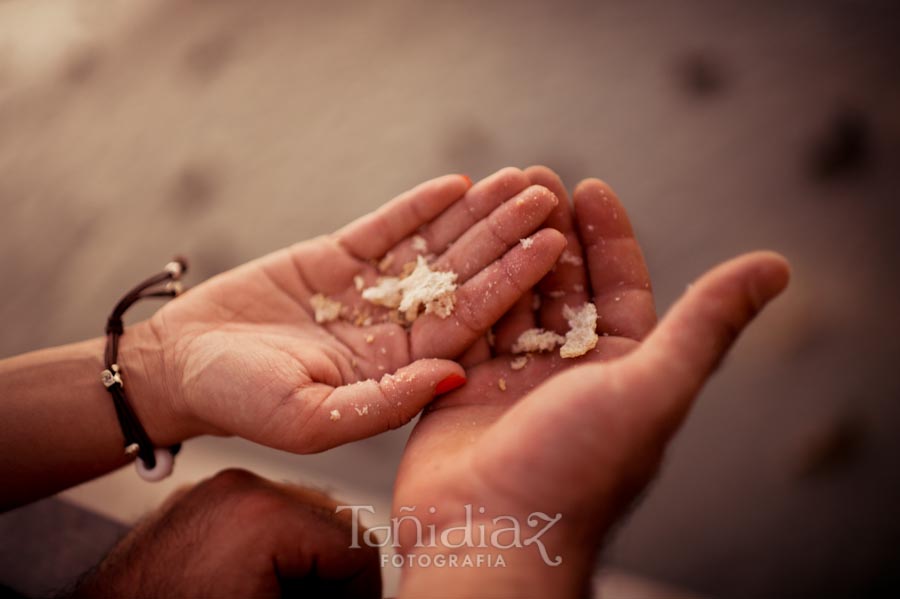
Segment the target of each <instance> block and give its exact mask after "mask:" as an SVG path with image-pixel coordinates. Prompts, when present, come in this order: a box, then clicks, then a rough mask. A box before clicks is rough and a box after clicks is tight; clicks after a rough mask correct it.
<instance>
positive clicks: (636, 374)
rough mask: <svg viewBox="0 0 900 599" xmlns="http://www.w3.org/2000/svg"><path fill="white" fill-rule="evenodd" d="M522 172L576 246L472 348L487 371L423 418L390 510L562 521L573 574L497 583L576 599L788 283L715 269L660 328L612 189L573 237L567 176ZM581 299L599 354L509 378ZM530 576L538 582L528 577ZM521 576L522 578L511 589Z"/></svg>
mask: <svg viewBox="0 0 900 599" xmlns="http://www.w3.org/2000/svg"><path fill="white" fill-rule="evenodd" d="M527 172H528V174H529V175H530V177H531V179H532V181H533V182H539V183H541V184H542V185H544V186H546V187H548V188H549V189H551V190H552V191H554V193H555V194H556V195H557V196H559V198H560V200H561V202H560V205H559V206H558V207H557V209H556V210H555V211H554V213H553V215H552V217H551V220H550V223H551V224H552V226H553V227H554V228H556V229H558V230H559V231H561V232H562V233H564V234H565V236H566V237H567V238H568V247H567V249H566V251H565V253H564V254H563V258H562V259H561V261H560V263H559V264H558V265H557V267H556V269H555V271H554V272H553V273H552V274H551V275H549V276H548V277H547V278H545V279H544V280H543V281H542V282H541V284H540V285H539V286H537V287H536V288H535V289H534V294H536V295H537V296H538V297H540V298H541V299H540V302H534V303H533V302H532V300H531V299H529V298H525V299H523V300H522V301H520V302H519V303H517V304H516V306H515V307H514V308H513V309H512V310H511V311H510V313H509V314H507V315H506V316H505V317H504V318H503V320H502V321H500V322H499V323H498V325H497V327H496V341H495V344H494V348H493V350H492V351H491V354H492V355H491V356H488V355H487V354H488V346H487V345H486V344H481V345H480V346H476V347H474V348H473V349H472V350H470V352H469V354H468V355H467V360H469V361H470V363H472V362H477V361H478V356H480V357H481V358H482V359H483V360H484V361H483V362H482V363H480V364H478V365H475V366H473V367H472V368H470V370H469V372H468V375H469V379H468V383H467V384H466V385H465V386H464V387H462V388H460V389H458V390H456V391H454V392H453V393H451V394H448V395H446V396H444V397H442V398H440V399H438V400H436V401H435V402H434V403H433V404H431V405H430V406H429V407H428V409H427V410H426V412H425V414H424V415H423V416H422V418H421V420H420V422H419V423H418V424H417V426H416V428H415V429H414V431H413V434H412V436H411V438H410V440H409V444H408V446H407V449H406V451H405V453H404V458H403V462H402V464H401V468H400V472H399V474H398V479H397V483H396V488H395V496H394V510H395V515H397V516H402V515H404V514H403V510H401V508H408V507H409V506H429V507H430V508H434V509H433V510H432V511H431V512H428V514H432V515H430V516H429V515H427V514H426V515H425V519H426V520H427V521H428V523H429V524H433V525H435V527H436V529H437V530H441V529H442V528H444V529H446V528H447V527H450V526H455V525H458V524H459V523H460V520H461V518H462V515H463V513H462V507H461V506H464V505H466V504H470V505H473V506H475V507H476V508H477V507H478V506H481V507H483V508H485V512H484V515H483V516H478V515H477V513H476V519H480V520H482V521H483V522H484V523H486V525H487V527H488V529H490V527H491V518H492V517H494V516H498V515H505V516H514V517H517V518H519V519H520V521H522V522H524V521H526V520H527V518H528V515H529V514H531V513H534V512H544V513H546V514H557V513H560V514H562V519H561V521H560V523H559V524H558V526H557V527H556V528H555V531H554V535H555V536H554V537H553V539H554V543H555V545H554V547H553V548H552V550H551V556H553V555H557V554H558V555H560V556H561V557H562V558H563V560H564V564H565V565H564V567H562V568H558V569H551V570H549V571H548V570H547V569H545V564H544V563H542V562H541V561H540V560H539V559H538V553H537V552H536V551H534V550H533V549H532V550H531V553H530V554H528V556H527V557H524V558H522V559H523V560H524V561H523V563H524V564H525V565H524V567H523V569H522V570H521V572H523V573H520V574H516V573H515V565H516V564H515V563H514V564H513V566H512V568H510V569H506V570H505V572H503V573H500V571H499V570H498V571H497V575H498V576H507V577H511V578H508V579H507V580H506V581H505V584H504V585H503V586H502V587H500V588H501V589H502V590H504V592H505V593H507V594H510V595H514V594H516V592H524V593H525V594H526V595H528V594H530V595H534V596H547V595H546V593H547V592H550V591H549V589H547V588H541V585H542V584H544V583H547V584H551V586H552V589H553V590H552V593H553V594H554V595H555V596H560V597H563V596H574V595H577V594H578V593H579V592H580V591H581V590H582V585H583V584H584V581H585V580H586V579H587V576H588V574H589V572H590V569H591V567H592V562H593V554H594V551H595V548H596V546H597V544H598V543H599V540H600V539H601V537H602V534H603V533H604V532H605V531H606V529H607V528H608V527H609V526H610V524H611V523H612V521H613V520H614V518H615V517H616V516H617V515H619V514H620V512H621V510H622V508H623V507H624V506H625V505H627V504H628V503H629V502H630V501H631V499H632V498H633V497H634V495H635V494H636V493H637V492H638V491H639V490H640V489H642V488H643V486H644V485H645V484H646V483H647V481H648V480H649V478H650V477H651V476H652V474H653V472H654V471H655V469H656V468H657V466H658V464H659V460H660V457H661V454H662V451H663V449H664V447H665V445H666V443H667V441H668V440H669V439H670V437H671V435H672V434H673V433H674V431H675V429H676V428H677V426H678V424H679V423H680V422H681V419H682V418H683V416H684V414H685V413H686V411H687V409H688V407H689V406H690V403H691V401H692V400H693V398H694V397H695V396H696V394H697V392H698V391H699V389H700V388H701V386H702V385H703V383H704V382H705V380H706V379H707V378H708V376H709V375H710V374H711V372H712V371H713V370H714V368H715V366H716V364H717V363H718V361H719V360H720V358H721V357H722V356H723V355H724V353H725V352H726V350H727V348H728V347H729V345H730V344H731V343H732V342H733V340H734V339H735V338H736V336H737V334H738V333H739V332H740V330H741V329H742V328H743V327H744V326H746V324H747V323H748V322H749V321H750V320H751V319H752V317H753V316H754V315H755V314H756V312H757V311H758V310H760V309H761V308H762V306H763V305H764V304H765V303H766V302H767V301H768V300H769V299H771V298H772V297H774V296H775V295H777V293H778V292H780V291H781V289H782V288H783V287H784V286H785V285H786V283H787V266H786V263H785V262H784V260H783V259H782V258H780V257H778V256H777V255H774V254H771V253H765V252H759V253H755V254H750V255H747V256H744V257H741V258H738V259H735V260H733V261H731V262H728V263H726V264H724V265H721V266H719V267H717V268H716V269H714V270H713V271H711V272H710V273H708V274H707V275H705V276H704V277H702V278H701V279H700V280H699V281H698V282H697V283H696V284H695V285H694V286H693V287H692V288H691V289H690V290H689V291H688V292H687V293H686V294H685V296H684V297H683V298H682V299H681V300H680V301H679V302H678V303H677V304H676V305H675V307H674V308H673V309H672V310H671V311H670V313H669V314H668V315H667V317H666V318H665V319H664V320H663V321H662V323H661V324H660V325H659V326H658V327H655V322H656V316H655V311H654V307H653V299H652V295H651V291H650V285H649V279H648V275H647V269H646V266H645V264H644V261H643V258H642V255H641V251H640V248H639V246H638V244H637V242H636V240H635V238H634V235H633V233H632V230H631V226H630V224H629V222H628V218H627V215H626V214H625V211H624V209H623V208H622V206H621V204H620V203H619V201H618V199H617V198H616V196H615V195H614V193H613V192H612V190H611V189H609V187H608V186H606V185H605V184H604V183H602V182H600V181H598V180H588V181H585V182H583V183H582V184H581V185H579V187H578V188H577V189H576V191H575V198H574V209H575V210H574V211H575V223H576V225H577V226H573V219H572V216H571V211H570V208H569V207H568V202H564V201H562V200H564V199H565V191H564V189H563V188H562V184H561V182H560V181H559V179H558V178H557V177H556V176H555V175H554V174H553V173H552V172H550V171H549V170H548V169H545V168H541V167H534V168H532V169H529V170H528V171H527ZM582 248H583V251H582ZM584 301H593V302H594V303H595V304H596V306H597V310H598V313H599V315H600V320H599V322H598V332H599V333H600V334H601V337H600V339H599V341H598V343H597V346H596V348H595V349H594V350H592V351H590V352H589V353H588V354H587V355H585V356H583V357H581V358H578V359H562V358H560V357H559V355H557V354H556V353H554V354H552V355H551V354H536V355H533V356H530V357H529V359H528V362H527V363H526V365H525V366H524V367H522V368H519V369H514V368H513V358H514V357H513V356H512V355H511V354H510V353H509V351H510V348H511V346H512V343H513V342H514V340H515V339H516V338H517V337H518V335H519V334H520V333H521V332H522V331H523V330H525V329H528V328H531V327H534V326H536V325H540V326H543V327H545V328H549V329H554V330H556V331H557V332H560V333H563V332H565V330H566V323H565V319H564V318H563V317H562V306H563V305H564V304H569V305H570V306H576V305H580V304H581V303H582V302H584ZM538 303H539V304H540V305H539V307H538V308H537V310H535V309H534V308H535V307H536V306H537V304H538ZM479 347H480V349H479ZM517 366H518V365H517ZM417 514H418V515H420V516H422V515H423V512H422V510H421V509H420V510H419V511H418V512H417ZM400 541H401V545H402V547H403V550H404V551H407V552H417V551H422V550H421V549H418V548H415V547H414V546H413V545H412V539H410V538H409V537H405V538H401V539H400ZM500 570H503V569H500ZM528 572H539V573H541V576H539V577H536V578H535V579H534V580H533V581H532V580H531V577H530V574H528ZM433 574H434V576H437V577H440V576H441V573H440V572H439V571H437V570H434V571H433ZM428 577H429V573H428V572H425V571H420V572H418V573H413V576H409V577H408V580H409V582H408V583H407V584H406V586H405V587H404V588H405V589H406V593H405V595H416V594H417V592H418V590H421V589H423V588H425V587H424V586H420V585H423V584H426V582H425V581H426V579H427V578H428ZM477 578H478V577H472V578H465V579H459V578H457V579H454V580H453V581H452V582H451V581H450V580H449V579H448V580H447V581H444V582H446V583H448V584H450V585H451V586H452V587H453V588H454V589H456V590H457V591H461V592H460V593H459V594H463V595H464V594H465V592H463V591H465V589H467V588H468V587H467V586H466V585H468V584H471V585H477V589H478V591H477V592H478V593H479V596H488V595H490V590H489V587H488V586H485V583H484V581H483V580H477ZM516 580H518V581H519V582H522V581H523V580H525V581H528V582H527V583H526V584H525V585H524V587H523V588H515V587H513V586H510V584H513V583H514V582H515V581H516ZM444 582H441V581H436V580H428V581H427V584H428V585H431V586H433V585H435V584H444ZM532 583H533V584H532ZM443 588H445V589H449V588H450V587H449V586H445V587H443ZM470 590H471V589H470ZM446 594H447V596H453V595H455V594H457V593H456V592H455V591H454V592H450V591H449V590H448V591H447V593H446ZM523 596H524V595H523Z"/></svg>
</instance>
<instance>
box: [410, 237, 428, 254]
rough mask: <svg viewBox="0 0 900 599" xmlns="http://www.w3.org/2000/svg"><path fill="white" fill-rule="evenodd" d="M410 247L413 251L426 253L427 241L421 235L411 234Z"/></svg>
mask: <svg viewBox="0 0 900 599" xmlns="http://www.w3.org/2000/svg"><path fill="white" fill-rule="evenodd" d="M410 247H412V249H413V251H415V252H419V253H420V254H426V253H428V242H427V241H425V238H424V237H422V236H421V235H414V236H413V238H412V243H410Z"/></svg>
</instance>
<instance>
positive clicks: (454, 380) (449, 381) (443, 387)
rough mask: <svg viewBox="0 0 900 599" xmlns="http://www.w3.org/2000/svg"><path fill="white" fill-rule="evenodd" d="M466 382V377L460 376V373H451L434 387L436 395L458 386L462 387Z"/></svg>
mask: <svg viewBox="0 0 900 599" xmlns="http://www.w3.org/2000/svg"><path fill="white" fill-rule="evenodd" d="M465 384H466V377H464V376H460V375H458V374H451V375H450V376H448V377H447V378H445V379H444V380H442V381H441V382H440V383H438V384H437V387H435V388H434V396H435V397H437V396H438V395H443V394H444V393H449V392H450V391H453V390H454V389H456V388H458V387H462V386H463V385H465Z"/></svg>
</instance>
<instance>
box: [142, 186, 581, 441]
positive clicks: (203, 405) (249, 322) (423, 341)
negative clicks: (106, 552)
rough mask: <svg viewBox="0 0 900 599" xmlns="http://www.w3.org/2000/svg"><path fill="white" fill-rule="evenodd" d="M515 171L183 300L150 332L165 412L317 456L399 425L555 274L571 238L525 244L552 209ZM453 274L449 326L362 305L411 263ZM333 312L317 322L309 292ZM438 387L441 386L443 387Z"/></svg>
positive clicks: (389, 207)
mask: <svg viewBox="0 0 900 599" xmlns="http://www.w3.org/2000/svg"><path fill="white" fill-rule="evenodd" d="M557 203H558V202H557V199H556V198H555V196H554V195H553V194H552V193H550V192H549V191H548V190H546V189H544V188H542V187H537V186H530V185H529V180H528V178H527V176H526V175H525V174H524V173H523V172H522V171H520V170H518V169H504V170H502V171H499V172H498V173H495V174H494V175H493V176H491V177H488V178H487V179H485V180H483V181H481V182H479V183H478V184H476V185H474V186H472V187H470V183H469V182H468V180H467V179H466V178H465V177H462V176H459V175H450V176H446V177H441V178H438V179H434V180H432V181H429V182H427V183H424V184H422V185H420V186H418V187H416V188H414V189H412V190H410V191H409V192H407V193H405V194H403V195H401V196H399V197H398V198H396V199H395V200H393V201H391V202H389V203H388V204H386V205H385V206H383V207H382V208H381V209H379V210H377V211H376V212H374V213H372V214H369V215H367V216H365V217H363V218H361V219H359V220H357V221H355V222H354V223H351V224H350V225H348V226H346V227H344V228H343V229H341V230H339V231H338V232H336V233H334V234H333V235H329V236H324V237H320V238H317V239H313V240H311V241H307V242H302V243H299V244H297V245H295V246H293V247H290V248H287V249H284V250H281V251H278V252H275V253H273V254H270V255H268V256H264V257H263V258H260V259H258V260H255V261H253V262H250V263H248V264H245V265H243V266H241V267H239V268H236V269H234V270H232V271H229V272H227V273H224V274H223V275H220V276H218V277H215V278H213V279H211V280H210V281H208V282H206V283H204V284H202V285H200V286H198V287H197V288H195V289H192V290H190V291H189V292H187V293H186V294H184V295H183V296H181V297H179V298H178V299H176V300H175V301H173V302H171V303H170V304H168V305H167V306H165V307H164V308H163V309H162V310H160V311H159V312H158V313H157V314H156V315H155V316H154V317H153V319H152V320H151V325H152V328H153V330H154V331H155V332H156V334H157V336H158V337H159V338H160V339H161V340H162V341H163V345H164V348H165V349H164V356H165V359H164V362H165V365H166V367H165V373H166V378H167V384H168V387H169V388H170V389H171V390H173V391H174V393H173V396H174V399H173V402H175V405H176V407H175V409H176V410H177V411H178V412H179V413H181V414H183V415H184V416H185V417H188V418H190V419H192V420H193V421H194V422H196V423H197V431H198V432H205V433H218V434H238V435H241V436H243V437H246V438H248V439H251V440H255V441H258V442H261V443H264V444H266V445H271V446H275V447H279V448H282V449H287V450H289V451H294V452H310V451H319V450H323V449H327V448H329V447H333V446H335V445H338V444H340V443H344V442H347V441H352V440H355V439H359V438H363V437H367V436H370V435H373V434H376V433H378V432H381V431H384V430H387V429H388V428H392V427H396V426H399V425H401V424H403V423H405V422H407V421H408V420H409V419H410V418H412V417H413V416H414V415H415V414H416V413H418V412H419V410H420V409H421V408H422V407H423V406H424V405H425V404H426V403H428V402H429V401H430V400H431V399H432V398H433V397H434V396H435V394H436V393H439V392H441V391H442V390H444V389H447V388H449V387H452V386H453V385H454V384H458V383H461V382H462V380H463V378H462V377H463V371H462V368H461V367H460V366H459V365H458V364H456V363H455V362H452V361H450V359H452V358H455V357H457V356H459V355H460V354H461V353H463V352H464V351H465V350H466V349H467V348H468V347H469V346H470V345H472V343H474V341H475V340H476V339H478V338H479V337H480V336H482V335H483V334H484V333H485V331H486V330H488V329H489V327H490V326H491V325H492V324H493V323H494V322H495V321H496V320H497V319H498V318H500V317H501V316H502V314H503V313H504V312H505V311H506V310H508V309H509V308H510V306H512V305H513V304H514V303H515V302H516V301H517V300H518V298H519V297H520V296H521V294H522V292H523V289H527V288H528V287H530V286H532V285H534V284H535V283H536V282H537V281H539V280H540V278H541V277H542V276H544V275H545V274H546V273H547V272H548V271H549V270H550V268H551V267H552V265H553V263H554V262H555V260H556V258H557V257H558V256H559V254H560V252H561V251H562V249H563V247H564V246H565V240H564V239H563V238H562V236H561V235H560V234H559V233H558V232H557V231H554V230H550V229H547V230H542V231H539V232H538V233H536V234H534V236H533V240H534V243H533V245H532V247H531V248H530V249H527V250H526V249H525V248H524V247H523V246H522V245H521V244H519V239H520V238H523V237H527V236H529V235H531V234H532V233H534V231H536V230H537V229H538V228H539V227H540V225H541V223H542V222H544V221H545V220H546V218H547V216H548V214H549V213H550V212H551V210H553V208H554V207H555V206H556V205H557ZM420 254H426V255H433V256H434V258H433V262H432V263H431V268H432V269H433V270H444V271H445V270H450V271H453V272H455V273H457V275H458V278H457V280H456V283H457V284H458V285H459V287H458V289H457V290H456V292H455V295H456V306H455V309H454V311H453V312H452V314H450V315H449V317H446V318H441V317H439V316H437V315H435V314H421V315H420V316H419V317H418V318H417V319H416V320H415V321H414V322H413V323H412V325H411V326H410V325H408V323H407V324H404V323H402V322H400V319H398V318H397V316H396V314H395V313H394V312H395V311H391V310H389V309H387V308H382V307H379V306H375V305H373V304H372V303H370V302H368V301H365V300H363V299H362V297H361V295H360V288H366V287H369V286H372V285H374V284H375V283H376V280H377V279H378V277H382V276H388V275H397V274H399V273H400V272H401V271H402V269H403V268H404V267H406V265H408V264H409V263H410V262H415V260H416V257H417V255H420ZM318 295H321V296H324V297H326V298H328V300H330V301H334V302H339V304H340V308H341V312H340V316H339V318H337V319H334V320H328V319H321V318H320V319H318V320H319V321H317V318H316V314H315V309H314V308H313V306H312V305H311V302H313V301H314V300H313V298H314V296H318ZM442 381H443V384H442Z"/></svg>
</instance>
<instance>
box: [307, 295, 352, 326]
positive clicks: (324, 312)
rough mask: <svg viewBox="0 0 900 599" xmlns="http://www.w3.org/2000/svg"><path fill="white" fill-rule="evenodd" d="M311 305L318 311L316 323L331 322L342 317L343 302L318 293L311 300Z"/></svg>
mask: <svg viewBox="0 0 900 599" xmlns="http://www.w3.org/2000/svg"><path fill="white" fill-rule="evenodd" d="M309 305H310V306H312V308H313V310H315V311H316V322H331V321H333V320H337V318H338V316H340V315H341V308H343V307H344V306H343V305H342V304H341V302H339V301H337V300H333V299H329V298H327V297H325V296H324V295H322V294H321V293H317V294H315V295H314V296H312V297H311V298H309Z"/></svg>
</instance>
